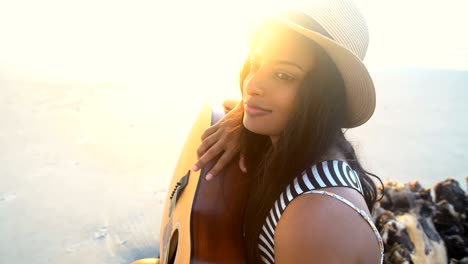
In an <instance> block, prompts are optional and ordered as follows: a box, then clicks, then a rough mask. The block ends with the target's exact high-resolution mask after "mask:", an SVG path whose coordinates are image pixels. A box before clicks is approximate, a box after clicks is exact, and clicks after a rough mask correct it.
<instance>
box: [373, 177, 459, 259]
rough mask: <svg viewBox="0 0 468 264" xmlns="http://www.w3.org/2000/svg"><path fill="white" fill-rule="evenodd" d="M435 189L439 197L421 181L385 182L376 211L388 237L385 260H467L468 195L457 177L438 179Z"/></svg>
mask: <svg viewBox="0 0 468 264" xmlns="http://www.w3.org/2000/svg"><path fill="white" fill-rule="evenodd" d="M467 180H468V177H467ZM379 190H380V192H382V190H381V189H380V188H379ZM434 193H435V197H436V199H435V201H434V199H433V198H432V196H431V189H430V188H423V186H421V184H420V183H419V182H417V181H413V182H410V183H405V184H402V183H397V182H394V181H387V182H386V183H385V184H384V190H383V197H382V199H381V200H380V202H378V203H376V207H375V210H374V214H373V219H374V222H375V223H376V227H377V229H378V230H379V231H380V234H381V236H382V239H383V240H384V246H385V256H384V263H392V264H393V263H448V262H449V260H450V263H451V264H455V263H465V262H466V261H467V259H466V256H468V238H467V231H468V223H467V220H466V216H467V214H468V198H467V196H466V195H465V192H464V191H463V190H462V189H461V188H460V186H459V184H458V182H457V181H456V180H454V179H447V180H445V181H442V182H440V183H437V184H436V185H435V186H434Z"/></svg>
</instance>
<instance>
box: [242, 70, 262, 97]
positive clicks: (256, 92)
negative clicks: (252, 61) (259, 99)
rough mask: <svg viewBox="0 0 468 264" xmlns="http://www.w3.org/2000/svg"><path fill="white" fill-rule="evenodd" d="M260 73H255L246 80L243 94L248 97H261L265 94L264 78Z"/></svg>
mask: <svg viewBox="0 0 468 264" xmlns="http://www.w3.org/2000/svg"><path fill="white" fill-rule="evenodd" d="M262 74H263V73H261V72H260V71H257V72H256V73H255V74H253V75H252V76H251V78H250V79H248V80H247V83H246V84H245V92H246V93H247V94H248V95H250V96H263V95H264V94H265V78H264V77H262Z"/></svg>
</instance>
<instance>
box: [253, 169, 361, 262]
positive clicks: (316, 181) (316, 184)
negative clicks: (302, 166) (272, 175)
mask: <svg viewBox="0 0 468 264" xmlns="http://www.w3.org/2000/svg"><path fill="white" fill-rule="evenodd" d="M326 187H350V188H354V189H356V190H357V191H358V192H360V193H361V194H362V195H363V196H364V193H363V190H362V185H361V182H360V180H359V177H358V175H357V173H356V172H355V171H354V170H353V169H351V167H350V166H349V165H348V164H347V163H346V162H343V161H340V160H327V161H322V162H320V163H318V164H316V165H314V166H312V167H311V168H307V169H306V170H305V171H304V172H303V173H302V174H301V175H299V176H298V177H296V178H294V180H293V182H292V183H291V184H290V185H288V186H287V187H286V190H284V191H283V192H282V193H281V194H280V197H279V198H278V199H277V200H276V201H275V203H274V204H273V207H272V208H271V210H270V212H269V214H268V215H267V217H266V219H265V224H263V226H262V230H261V232H260V235H259V242H258V249H259V250H260V256H261V259H262V261H263V263H275V250H274V247H275V244H274V237H275V229H276V225H277V224H278V221H279V220H280V218H281V215H282V214H283V212H284V210H285V209H286V207H287V206H288V204H289V203H291V201H292V200H293V199H294V198H295V197H297V196H299V195H301V194H302V193H304V192H306V191H310V190H316V189H320V188H326Z"/></svg>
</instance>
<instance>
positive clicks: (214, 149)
mask: <svg viewBox="0 0 468 264" xmlns="http://www.w3.org/2000/svg"><path fill="white" fill-rule="evenodd" d="M222 146H223V142H222V141H218V142H217V143H216V144H215V145H213V146H211V148H210V149H209V150H208V151H207V152H206V153H205V154H203V156H202V157H201V158H200V159H199V160H198V161H197V163H195V165H194V166H193V168H192V169H195V166H196V167H197V168H196V169H197V170H198V169H200V168H201V167H203V166H205V164H206V163H208V162H209V161H210V160H212V159H213V158H214V157H216V156H217V155H219V154H220V153H221V151H223V148H222ZM197 170H195V171H197Z"/></svg>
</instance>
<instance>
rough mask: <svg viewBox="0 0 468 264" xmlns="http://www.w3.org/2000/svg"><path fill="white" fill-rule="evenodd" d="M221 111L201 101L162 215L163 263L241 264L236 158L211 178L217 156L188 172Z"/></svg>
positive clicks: (241, 178) (241, 185) (242, 190)
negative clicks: (209, 175) (201, 105)
mask: <svg viewBox="0 0 468 264" xmlns="http://www.w3.org/2000/svg"><path fill="white" fill-rule="evenodd" d="M226 111H228V110H227V109H226V106H225V112H226ZM223 115H224V113H223V112H221V111H216V110H213V109H212V108H211V106H209V105H205V106H204V107H203V108H202V110H201V112H200V114H199V116H198V117H197V119H196V121H195V123H194V124H193V127H192V129H191V131H190V134H189V136H188V138H187V140H186V142H185V145H184V147H183V150H182V153H181V154H180V157H179V161H178V162H177V166H176V168H175V170H174V174H173V176H172V180H171V184H170V186H169V191H168V194H167V197H166V201H165V205H164V211H163V215H162V222H161V233H160V259H159V263H161V264H172V263H176V264H185V263H191V264H202V263H203V264H209V263H216V264H220V263H236V264H239V263H245V254H244V242H243V228H242V227H243V219H244V217H243V216H244V208H245V203H246V198H247V197H246V188H247V179H246V174H244V173H243V172H242V171H241V170H240V169H239V166H238V162H239V157H237V158H236V159H233V161H232V162H231V163H229V164H228V165H227V166H226V168H225V169H224V170H223V171H222V172H221V173H219V174H218V175H217V176H216V177H214V178H213V179H212V180H210V181H206V180H205V174H206V173H207V172H209V170H210V168H212V166H214V164H215V162H216V160H217V158H216V159H214V160H213V161H212V162H210V163H208V164H206V165H205V166H204V167H203V168H201V170H199V171H196V172H195V171H192V170H191V167H192V165H193V164H195V162H196V161H197V152H196V151H197V148H198V147H199V146H200V144H201V136H202V134H203V132H204V131H205V130H206V129H207V128H209V127H210V126H212V125H213V124H215V123H216V122H217V121H218V120H219V119H221V118H222V116H223ZM218 158H219V157H218Z"/></svg>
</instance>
